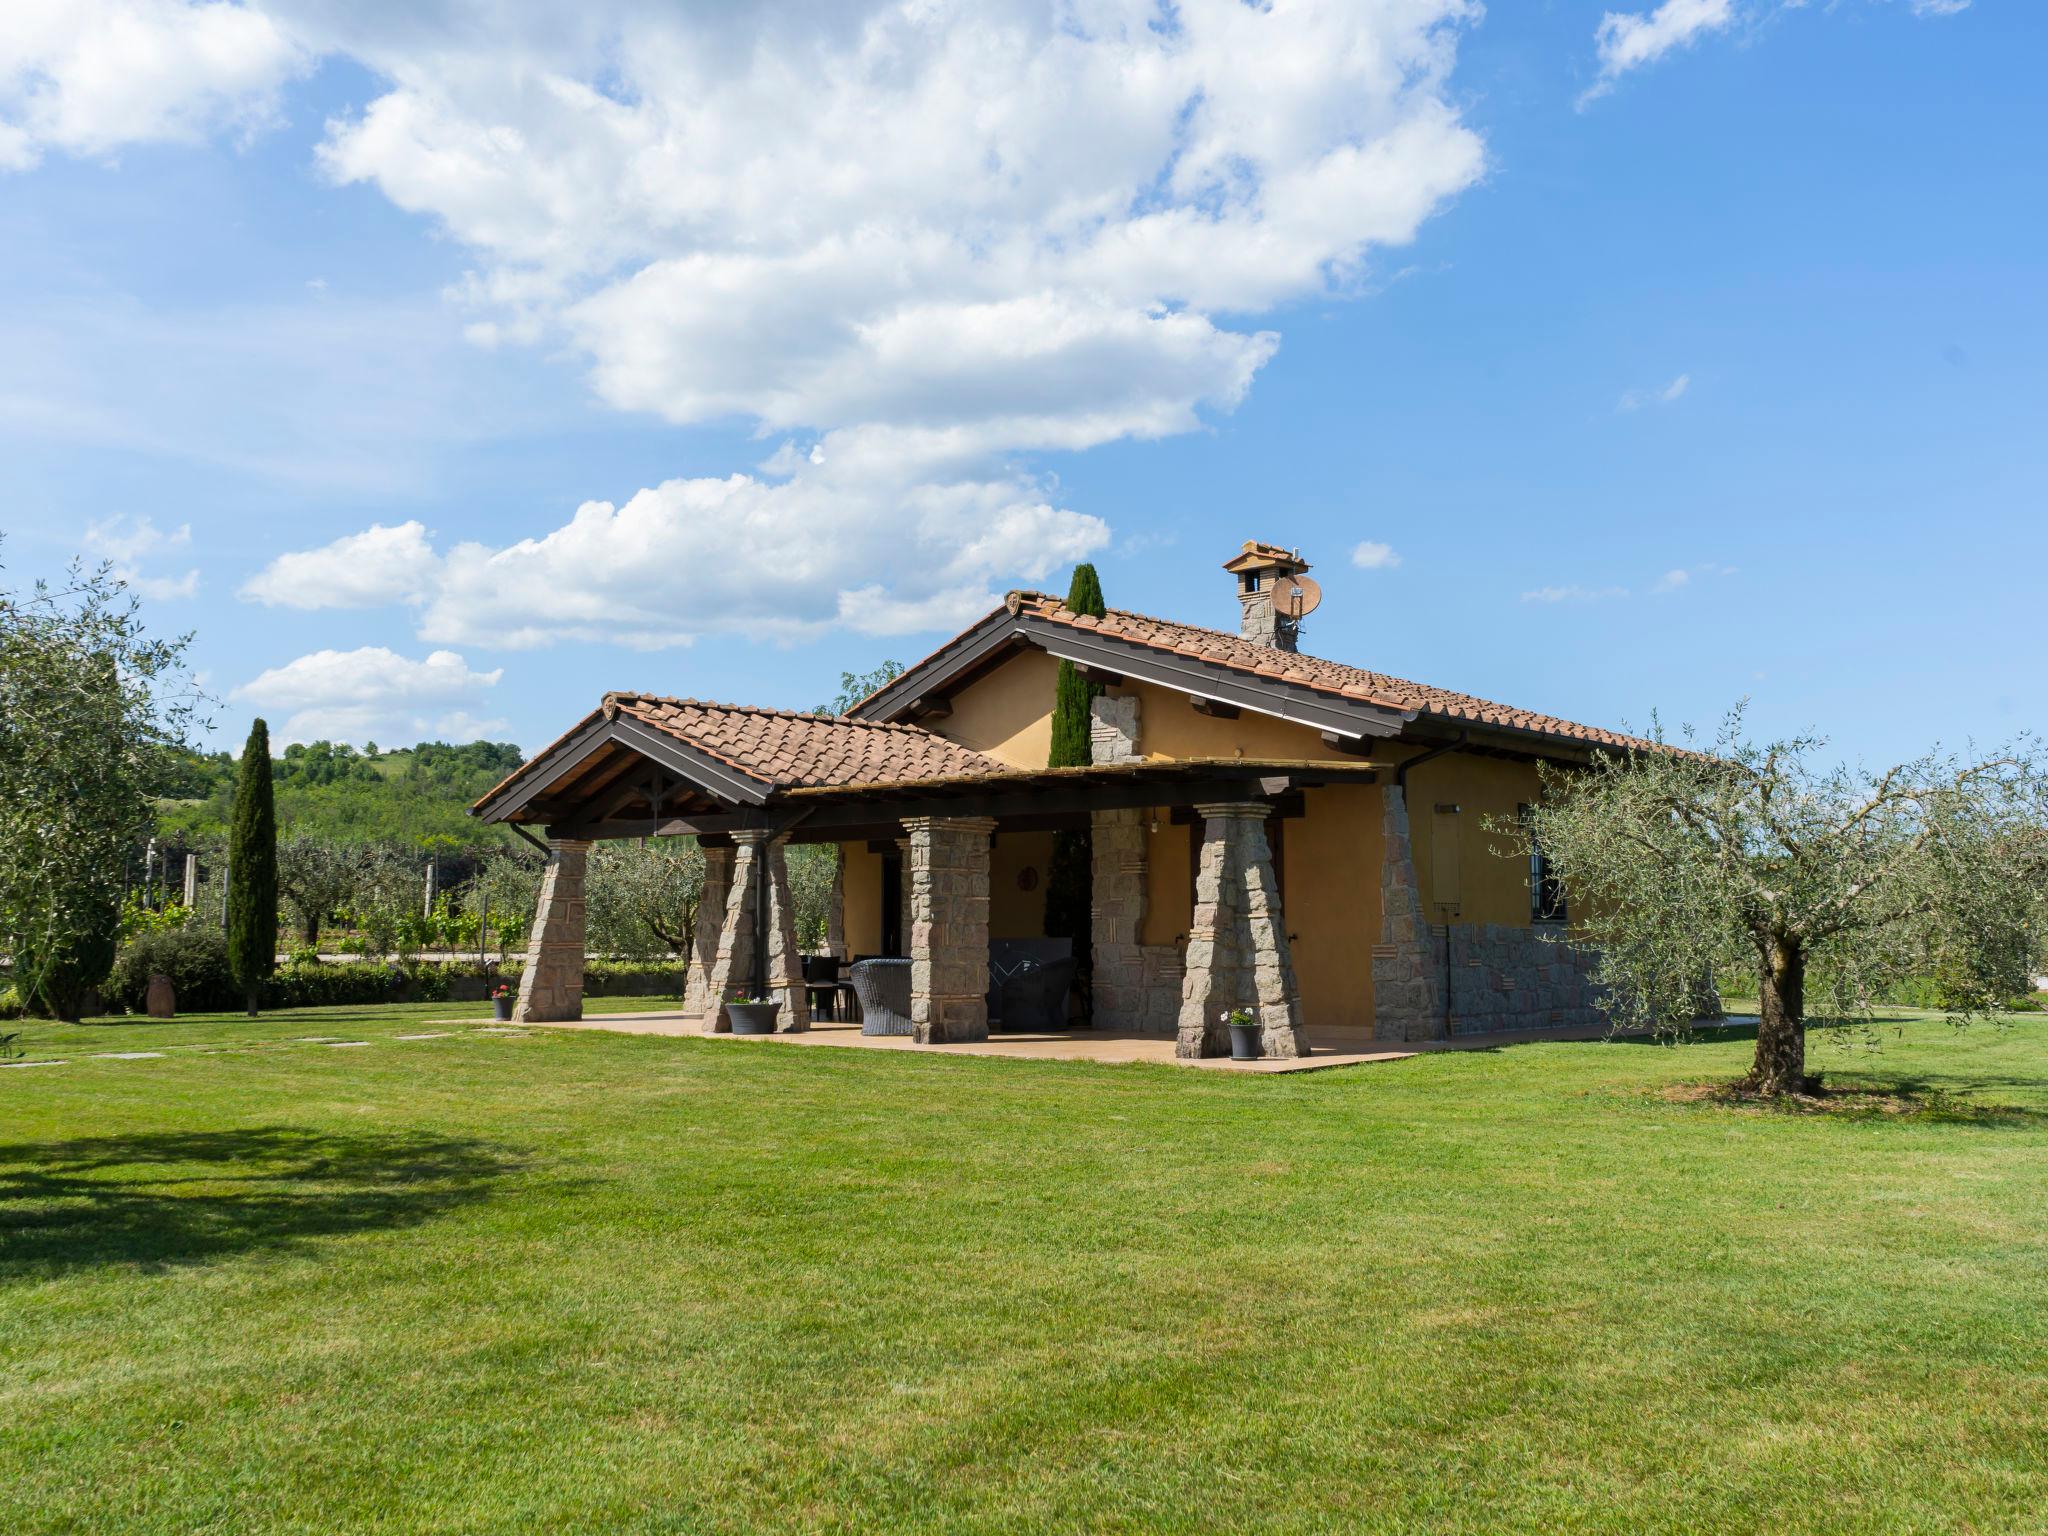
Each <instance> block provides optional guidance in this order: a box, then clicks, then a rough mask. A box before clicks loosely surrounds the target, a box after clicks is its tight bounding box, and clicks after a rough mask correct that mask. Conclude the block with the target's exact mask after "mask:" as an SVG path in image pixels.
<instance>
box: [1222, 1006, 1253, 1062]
mask: <svg viewBox="0 0 2048 1536" xmlns="http://www.w3.org/2000/svg"><path fill="white" fill-rule="evenodd" d="M1223 1022H1224V1023H1226V1024H1228V1025H1229V1026H1230V1059H1231V1060H1232V1061H1257V1060H1258V1059H1259V1057H1260V1055H1261V1054H1262V1053H1261V1052H1260V1050H1259V1021H1258V1019H1257V1018H1256V1017H1255V1016H1254V1015H1253V1013H1252V1011H1251V1009H1249V1008H1231V1009H1228V1010H1226V1011H1225V1013H1224V1015H1223Z"/></svg>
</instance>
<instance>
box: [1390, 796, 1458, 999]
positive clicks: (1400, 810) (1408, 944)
mask: <svg viewBox="0 0 2048 1536" xmlns="http://www.w3.org/2000/svg"><path fill="white" fill-rule="evenodd" d="M1448 985H1449V978H1448V977H1447V976H1446V975H1445V972H1444V954H1443V940H1442V939H1441V938H1439V937H1437V936H1436V935H1435V934H1434V933H1432V931H1431V929H1430V926H1429V919H1428V917H1427V916H1426V915H1425V914H1424V912H1423V910H1422V884H1421V882H1420V881H1419V880H1418V879H1417V878H1416V875H1415V854H1414V849H1413V845H1412V844H1411V843H1410V842H1409V835H1408V797H1407V794H1406V793H1405V792H1404V791H1403V790H1402V789H1401V788H1400V786H1399V785H1395V784H1386V785H1382V786H1381V788H1380V942H1379V943H1377V944H1375V945H1374V946H1373V949H1372V1016H1373V1018H1372V1034H1373V1038H1374V1039H1375V1040H1436V1039H1439V1038H1441V1037H1442V1035H1443V1033H1444V990H1443V989H1444V988H1445V987H1447V986H1448Z"/></svg>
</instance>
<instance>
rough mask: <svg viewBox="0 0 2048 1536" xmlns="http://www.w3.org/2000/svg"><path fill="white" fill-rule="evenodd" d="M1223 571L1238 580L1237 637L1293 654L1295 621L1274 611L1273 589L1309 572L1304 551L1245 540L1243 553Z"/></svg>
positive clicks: (1232, 558)
mask: <svg viewBox="0 0 2048 1536" xmlns="http://www.w3.org/2000/svg"><path fill="white" fill-rule="evenodd" d="M1223 569H1225V570H1226V571H1228V572H1230V574H1231V575H1233V576H1235V577H1236V578H1237V603H1238V607H1239V609H1240V610H1241V612H1240V614H1239V617H1238V623H1237V632H1238V634H1239V635H1240V636H1241V637H1242V638H1244V639H1246V640H1249V641H1251V642H1252V643H1253V644H1254V645H1270V646H1271V647H1272V648H1273V649H1274V650H1276V651H1291V650H1293V649H1294V632H1295V628H1296V621H1295V620H1294V619H1291V618H1289V617H1288V616H1287V615H1285V614H1283V613H1279V612H1277V611H1276V610H1275V609H1274V607H1273V588H1274V586H1275V585H1276V584H1277V583H1278V582H1279V581H1280V580H1281V579H1282V578H1284V577H1288V576H1295V575H1299V574H1300V573H1301V572H1303V571H1305V570H1307V569H1308V562H1307V561H1306V560H1304V559H1302V558H1301V551H1300V550H1297V549H1282V548H1281V547H1280V546H1279V545H1277V544H1261V543H1260V542H1259V541H1258V540H1257V539H1246V540H1245V541H1244V548H1243V550H1241V551H1240V552H1239V553H1238V554H1236V555H1234V556H1232V557H1231V558H1230V559H1228V560H1226V561H1224V562H1223Z"/></svg>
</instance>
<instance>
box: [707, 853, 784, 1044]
mask: <svg viewBox="0 0 2048 1536" xmlns="http://www.w3.org/2000/svg"><path fill="white" fill-rule="evenodd" d="M768 837H769V834H768V833H767V832H765V831H761V830H754V831H748V832H735V833H733V835H732V840H733V849H732V864H731V866H730V868H729V870H728V873H727V885H726V896H725V913H724V915H723V916H722V917H721V918H720V919H719V923H718V947H717V948H716V949H715V950H713V951H712V956H711V963H710V964H709V965H708V966H706V967H705V968H704V1012H703V1014H702V1015H701V1021H700V1023H699V1026H698V1027H699V1028H700V1029H701V1030H702V1032H703V1033H705V1034H707V1035H724V1034H730V1033H731V1032H732V1020H731V1019H730V1018H729V1017H728V1016H727V1015H726V1011H725V1005H726V1003H727V1002H728V1001H729V1000H730V999H731V997H732V995H733V993H735V992H746V991H749V990H750V989H751V988H752V987H753V985H754V896H755V893H756V892H757V891H758V890H759V888H760V887H759V882H758V881H757V880H756V878H755V875H754V866H755V864H756V863H757V862H758V861H759V860H760V858H761V857H762V854H763V852H764V850H765V847H766V844H767V842H768ZM699 921H700V922H701V921H702V919H701V918H700V919H699Z"/></svg>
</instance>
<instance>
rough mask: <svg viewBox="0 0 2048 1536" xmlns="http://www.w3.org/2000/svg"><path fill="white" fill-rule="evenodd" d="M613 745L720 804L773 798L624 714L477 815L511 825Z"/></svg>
mask: <svg viewBox="0 0 2048 1536" xmlns="http://www.w3.org/2000/svg"><path fill="white" fill-rule="evenodd" d="M610 746H620V747H624V748H626V749H627V750H628V751H631V752H635V753H638V754H639V755H640V756H641V757H643V758H646V759H648V760H650V761H652V762H654V763H655V764H657V765H659V766H660V767H662V768H665V769H667V770H668V771H669V772H671V773H673V774H675V775H676V776H677V777H678V778H681V779H685V780H687V781H688V782H690V783H691V784H693V785H695V786H696V787H697V788H699V789H701V790H703V791H704V793H705V794H707V795H709V796H711V797H712V798H713V799H715V800H723V801H727V802H729V803H734V804H740V805H760V804H763V803H764V802H765V801H766V800H767V799H768V795H769V793H770V791H771V790H772V788H773V786H772V785H770V784H768V783H765V782H764V781H762V780H760V779H756V778H753V777H751V776H749V775H747V774H743V773H741V772H740V771H739V770H737V769H735V768H733V767H732V766H731V765H730V764H728V763H723V762H720V761H719V760H718V759H717V758H715V757H713V756H711V755H710V754H709V753H707V752H702V751H699V750H698V749H697V748H695V747H692V746H689V745H687V744H686V743H684V742H681V741H678V740H676V738H675V737H673V736H670V735H668V734H667V733H666V732H664V731H658V730H656V729H655V728H654V727H652V726H650V725H645V724H643V723H641V722H640V721H638V720H631V719H628V718H626V717H625V716H623V715H622V716H620V717H619V718H617V719H614V720H606V719H603V718H599V719H596V720H593V721H591V722H590V723H589V724H588V725H586V726H585V727H584V728H583V729H581V730H579V731H577V732H576V733H575V734H574V735H572V736H571V737H570V738H569V739H568V740H567V741H564V742H562V743H561V744H560V745H559V746H557V747H555V748H554V749H553V750H552V751H550V752H548V753H546V754H545V755H544V756H542V757H539V758H537V759H535V760H534V761H533V762H532V763H530V764H528V765H527V767H525V768H523V769H521V770H520V772H519V776H518V777H517V778H515V779H514V780H513V781H512V783H511V784H510V785H508V786H507V787H506V789H505V791H504V792H503V793H502V794H501V795H499V796H498V798H497V799H495V800H493V801H492V802H491V803H490V804H488V805H486V806H484V807H483V808H481V809H480V810H477V811H475V812H473V814H474V815H476V816H477V817H478V819H480V820H482V821H487V822H491V821H509V820H511V819H512V818H513V817H514V816H516V815H518V814H519V812H520V811H522V810H524V809H525V808H526V807H527V806H528V805H529V804H530V803H532V802H535V801H537V800H540V799H541V798H542V796H543V793H544V792H545V791H546V790H547V789H548V788H549V787H551V786H552V785H554V784H557V783H559V782H560V781H561V778H562V776H563V775H564V774H566V773H571V772H574V771H575V769H576V768H577V767H578V766H579V765H580V764H582V763H585V762H587V761H588V760H589V759H590V758H591V757H592V756H594V755H595V754H596V753H598V752H602V751H603V750H604V749H605V748H607V747H610ZM563 835H564V836H568V835H570V834H567V833H564V834H563ZM635 835H645V824H644V823H643V824H642V831H641V833H639V834H635Z"/></svg>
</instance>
